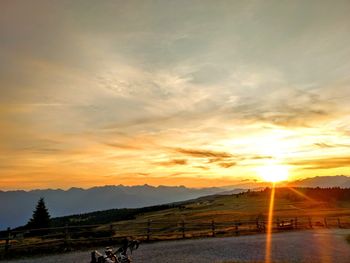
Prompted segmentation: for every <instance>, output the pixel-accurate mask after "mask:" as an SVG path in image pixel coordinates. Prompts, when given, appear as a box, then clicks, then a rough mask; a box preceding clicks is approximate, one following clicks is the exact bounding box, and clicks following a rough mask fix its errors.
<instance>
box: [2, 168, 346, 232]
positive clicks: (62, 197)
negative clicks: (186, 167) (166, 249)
mask: <svg viewBox="0 0 350 263" xmlns="http://www.w3.org/2000/svg"><path fill="white" fill-rule="evenodd" d="M269 185H270V184H268V183H262V182H254V181H244V182H242V183H240V184H237V185H231V186H225V187H210V188H202V189H196V188H187V187H184V186H175V187H172V186H158V187H153V186H149V185H141V186H123V185H118V186H102V187H93V188H89V189H82V188H70V189H69V190H61V189H56V190H54V189H46V190H32V191H7V192H4V191H0V230H2V229H5V228H7V227H8V226H9V227H17V226H20V225H24V224H25V223H27V222H28V220H29V218H30V217H31V215H32V212H33V210H34V208H35V204H36V203H37V201H38V200H39V198H40V197H44V198H45V202H46V204H47V207H48V209H49V212H50V215H51V216H52V217H59V216H65V215H72V214H80V213H87V212H93V211H101V210H107V209H113V208H139V207H145V206H152V205H159V204H166V203H172V202H178V201H185V200H189V199H194V198H198V197H201V196H206V195H213V194H235V193H239V192H242V191H244V190H243V189H261V188H264V187H266V186H269ZM287 185H289V186H295V187H321V188H324V187H342V188H350V177H349V176H344V175H339V176H316V177H312V178H306V179H302V180H297V181H294V182H289V183H288V184H287Z"/></svg>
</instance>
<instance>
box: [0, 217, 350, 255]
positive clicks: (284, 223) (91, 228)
mask: <svg viewBox="0 0 350 263" xmlns="http://www.w3.org/2000/svg"><path fill="white" fill-rule="evenodd" d="M266 224H267V222H266V219H261V218H256V219H254V220H234V221H220V222H216V221H215V220H212V221H185V220H180V221H171V220H168V221H151V220H148V221H142V222H140V221H124V222H118V223H113V224H110V225H83V226H69V225H66V226H64V227H56V228H41V229H28V230H11V229H10V228H8V229H7V230H6V231H2V232H1V236H0V255H1V254H2V255H6V254H9V253H10V252H16V251H17V252H33V251H34V250H36V249H39V250H40V249H41V250H42V251H50V252H52V251H55V249H64V250H67V249H70V248H83V247H87V246H97V245H110V244H113V243H117V242H119V241H120V239H122V238H125V237H133V238H137V239H140V240H143V241H153V240H169V239H180V238H195V237H215V236H238V235H247V234H254V233H264V232H265V231H266V229H267V225H266ZM311 228H350V216H341V217H317V218H315V217H313V218H312V217H294V218H276V219H275V221H274V222H273V231H287V230H303V229H311Z"/></svg>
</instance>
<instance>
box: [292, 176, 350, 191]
mask: <svg viewBox="0 0 350 263" xmlns="http://www.w3.org/2000/svg"><path fill="white" fill-rule="evenodd" d="M288 185H290V186H295V187H321V188H326V187H341V188H350V176H345V175H337V176H316V177H310V178H306V179H301V180H297V181H294V182H291V183H289V184H288Z"/></svg>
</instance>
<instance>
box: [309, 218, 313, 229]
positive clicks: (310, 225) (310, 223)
mask: <svg viewBox="0 0 350 263" xmlns="http://www.w3.org/2000/svg"><path fill="white" fill-rule="evenodd" d="M308 219H309V227H310V228H312V221H311V217H308Z"/></svg>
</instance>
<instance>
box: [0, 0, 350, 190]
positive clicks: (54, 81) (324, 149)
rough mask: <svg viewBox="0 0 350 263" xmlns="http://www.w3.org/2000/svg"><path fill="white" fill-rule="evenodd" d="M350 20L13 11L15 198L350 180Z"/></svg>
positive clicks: (305, 15) (5, 144) (206, 12)
mask: <svg viewBox="0 0 350 263" xmlns="http://www.w3.org/2000/svg"><path fill="white" fill-rule="evenodd" d="M349 12H350V3H349V2H346V1H344V2H339V3H338V4H337V5H335V4H333V3H330V2H329V1H319V2H318V3H317V5H316V6H315V5H314V4H312V3H309V2H308V3H305V1H293V2H290V3H284V4H281V3H280V1H277V0H276V1H272V0H271V1H264V2H259V1H247V2H239V1H226V0H223V1H219V2H218V3H216V2H215V3H214V2H213V1H206V0H204V1H201V2H200V3H198V2H196V1H184V2H182V1H175V2H171V3H169V2H166V1H165V2H154V1H147V0H146V1H144V2H143V4H140V3H138V2H133V1H112V2H99V3H96V1H89V0H88V1H85V2H84V4H82V3H80V2H72V1H65V0H63V1H58V2H56V3H50V2H45V1H30V3H29V2H28V3H27V2H24V1H16V0H13V1H2V2H1V3H0V38H1V41H0V58H1V60H0V61H1V62H0V94H1V95H0V174H1V176H0V190H10V189H36V188H40V189H42V188H64V189H66V188H69V187H73V186H74V187H92V186H101V185H108V184H109V185H110V184H112V185H118V184H124V185H142V184H150V185H186V186H189V187H208V186H224V185H232V184H240V183H242V184H243V183H249V182H256V181H257V182H263V181H271V180H272V181H280V180H285V179H286V180H290V181H292V180H296V179H302V178H307V177H313V176H325V175H327V176H332V175H350V155H349V148H350V107H349V106H348V101H349V98H350V88H349V85H350V78H349V70H350V62H349V61H350V35H349V34H348V28H350V19H349V16H348V13H349ZM271 163H272V164H274V165H275V166H274V167H271ZM264 167H265V168H264ZM269 167H270V168H269ZM265 170H266V171H265ZM271 170H272V171H276V170H279V171H277V172H278V174H280V175H279V178H269V177H268V174H269V173H270V172H271ZM286 170H287V173H286ZM262 174H265V176H264V175H263V176H262ZM282 175H283V176H282Z"/></svg>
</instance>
